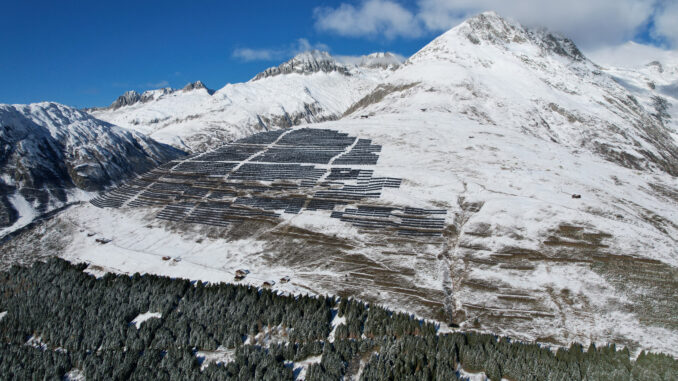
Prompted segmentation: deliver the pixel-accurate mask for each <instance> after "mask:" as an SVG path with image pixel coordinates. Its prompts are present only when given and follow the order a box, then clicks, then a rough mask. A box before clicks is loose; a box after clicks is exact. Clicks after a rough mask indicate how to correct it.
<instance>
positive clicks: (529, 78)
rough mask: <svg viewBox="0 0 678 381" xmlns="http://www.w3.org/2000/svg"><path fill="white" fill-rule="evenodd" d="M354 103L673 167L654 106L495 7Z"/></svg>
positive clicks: (568, 47) (563, 41)
mask: <svg viewBox="0 0 678 381" xmlns="http://www.w3.org/2000/svg"><path fill="white" fill-rule="evenodd" d="M350 110H351V111H353V114H352V115H353V117H358V116H359V115H364V114H380V113H400V114H410V113H415V112H421V111H422V110H425V111H428V112H431V111H439V112H445V113H452V114H458V115H463V116H465V117H466V118H468V119H471V120H476V121H480V122H481V123H484V124H489V125H501V126H503V127H504V128H511V129H514V130H516V131H521V132H524V133H527V134H530V135H533V136H538V137H540V138H542V139H544V140H548V141H553V142H557V143H559V144H562V145H566V146H569V147H578V148H582V147H583V148H587V149H589V150H590V151H592V152H595V153H597V154H599V155H601V156H603V157H605V158H607V159H609V160H611V161H615V162H617V163H620V164H622V165H624V166H627V167H630V168H635V169H657V170H662V171H666V172H668V173H671V174H674V175H676V174H678V146H677V145H676V141H675V140H674V139H673V138H672V137H671V134H670V131H669V130H668V129H667V128H665V126H664V125H663V124H662V123H661V121H659V120H658V119H657V118H656V117H655V116H654V115H653V114H654V112H653V111H654V110H650V109H647V108H645V107H643V106H642V105H641V104H640V103H639V102H638V100H637V99H636V98H635V97H634V96H633V94H632V93H630V92H629V91H628V90H627V89H626V88H624V87H623V86H621V85H620V84H619V83H618V82H617V81H615V80H614V79H613V78H612V77H610V76H609V75H606V74H605V73H604V72H603V71H601V68H600V67H599V66H598V65H596V64H594V63H593V62H591V61H589V60H588V59H587V58H586V57H584V56H583V54H582V53H581V52H580V51H579V49H578V48H577V47H576V45H574V43H572V41H570V40H568V39H567V38H563V37H558V36H555V35H553V34H550V33H548V32H546V31H543V30H532V29H529V28H525V27H523V26H521V25H520V24H518V23H515V22H512V21H509V20H507V19H504V18H501V17H500V16H498V15H497V14H495V13H493V12H486V13H482V14H480V15H478V16H475V17H473V18H471V19H469V20H467V21H465V22H464V23H462V24H460V25H459V26H457V27H455V28H453V29H451V30H449V31H448V32H446V33H444V34H443V35H441V36H439V37H438V38H436V39H435V40H433V41H432V42H431V43H429V44H428V45H426V46H425V47H424V48H422V49H421V50H420V51H419V52H417V53H416V54H414V55H413V56H412V57H410V58H409V59H408V60H407V62H406V63H405V64H404V65H403V66H402V67H401V68H400V69H398V70H396V71H395V72H394V73H393V75H391V76H390V77H389V78H388V80H387V81H385V82H384V83H382V84H380V87H379V88H377V89H376V90H375V91H374V92H373V93H372V94H370V95H368V96H366V97H365V98H363V99H362V100H361V101H360V102H358V103H357V104H356V105H354V106H353V107H352V108H351V109H350ZM358 110H361V111H360V112H355V111H358Z"/></svg>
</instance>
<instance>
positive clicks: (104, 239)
mask: <svg viewBox="0 0 678 381" xmlns="http://www.w3.org/2000/svg"><path fill="white" fill-rule="evenodd" d="M95 241H97V242H99V243H100V244H102V245H105V244H107V243H109V242H111V240H110V239H108V238H97V239H96V240H95Z"/></svg>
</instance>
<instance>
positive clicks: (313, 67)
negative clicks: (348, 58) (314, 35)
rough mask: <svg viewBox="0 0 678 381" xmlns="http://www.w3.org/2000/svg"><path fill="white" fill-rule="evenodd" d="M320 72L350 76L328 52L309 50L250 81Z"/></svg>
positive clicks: (343, 66)
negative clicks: (283, 75) (291, 74)
mask: <svg viewBox="0 0 678 381" xmlns="http://www.w3.org/2000/svg"><path fill="white" fill-rule="evenodd" d="M320 71H322V72H325V73H330V72H337V73H340V74H344V75H350V70H349V68H348V67H346V66H345V65H343V64H341V63H339V62H338V61H337V60H336V59H335V58H334V57H332V56H331V55H330V54H329V53H328V52H324V51H320V50H309V51H306V52H302V53H299V54H297V55H296V56H294V57H293V58H292V59H291V60H289V61H287V62H284V63H282V64H280V65H278V66H274V67H271V68H268V69H266V70H264V71H263V72H261V73H259V74H257V75H256V76H255V77H254V78H252V80H253V81H257V80H259V79H262V78H267V77H272V76H276V75H281V74H290V73H297V74H311V73H317V72H320Z"/></svg>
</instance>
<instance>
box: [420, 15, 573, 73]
mask: <svg viewBox="0 0 678 381" xmlns="http://www.w3.org/2000/svg"><path fill="white" fill-rule="evenodd" d="M469 43H470V44H471V47H472V46H473V45H476V46H495V47H498V48H500V49H503V50H506V49H512V48H513V47H516V46H518V45H525V44H528V45H533V46H534V47H536V48H538V49H540V50H541V52H542V54H556V55H559V56H563V57H566V58H569V59H571V60H573V61H584V60H585V59H586V58H585V57H584V55H583V54H582V53H581V51H580V50H579V49H578V48H577V46H576V45H575V43H574V42H573V41H572V40H570V39H568V38H565V37H562V36H560V35H557V34H553V33H551V32H549V31H547V30H545V29H532V28H527V27H525V26H523V25H521V24H520V23H518V22H516V21H514V20H511V19H508V18H504V17H502V16H500V15H498V14H497V13H495V12H483V13H480V14H478V15H475V16H473V17H470V18H469V19H467V20H466V21H464V22H463V23H461V24H459V25H458V26H456V27H454V28H452V29H450V30H449V31H447V32H445V33H443V34H442V35H441V36H439V37H438V38H436V39H435V40H433V41H432V42H431V43H430V44H428V45H426V46H425V47H424V48H423V49H421V50H420V51H419V52H417V53H416V54H415V55H414V56H412V57H411V58H410V60H408V61H410V62H412V61H416V60H418V59H421V58H423V57H430V56H441V53H443V55H449V56H455V55H456V53H455V52H457V51H459V50H465V51H470V52H472V51H473V49H471V50H469V46H468V45H469ZM518 50H520V49H518Z"/></svg>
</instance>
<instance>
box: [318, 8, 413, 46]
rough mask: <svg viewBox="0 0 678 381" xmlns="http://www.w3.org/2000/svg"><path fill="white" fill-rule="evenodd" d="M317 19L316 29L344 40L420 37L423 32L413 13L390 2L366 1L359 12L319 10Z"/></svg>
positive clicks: (340, 9) (352, 9)
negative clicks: (336, 35)
mask: <svg viewBox="0 0 678 381" xmlns="http://www.w3.org/2000/svg"><path fill="white" fill-rule="evenodd" d="M314 16H315V19H316V23H315V26H316V28H318V29H320V30H324V31H329V32H335V33H337V34H339V35H342V36H350V37H358V36H377V35H383V36H385V37H386V38H395V37H400V36H403V37H417V36H420V35H421V34H422V32H423V30H422V29H421V27H420V23H419V22H418V21H417V19H416V16H415V15H413V14H412V12H410V11H409V10H407V9H405V8H404V7H403V6H401V5H400V4H398V3H396V2H394V1H390V0H367V1H363V2H362V3H361V4H360V5H359V6H358V7H357V8H356V7H354V6H353V5H350V4H341V5H340V6H339V7H338V8H336V9H333V8H329V7H321V8H316V9H315V10H314Z"/></svg>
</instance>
